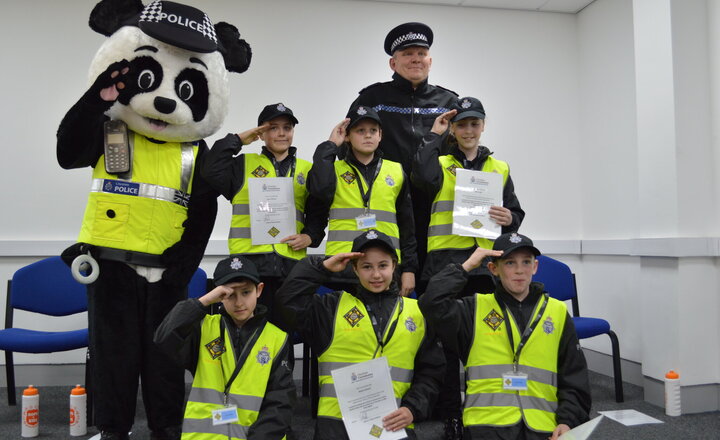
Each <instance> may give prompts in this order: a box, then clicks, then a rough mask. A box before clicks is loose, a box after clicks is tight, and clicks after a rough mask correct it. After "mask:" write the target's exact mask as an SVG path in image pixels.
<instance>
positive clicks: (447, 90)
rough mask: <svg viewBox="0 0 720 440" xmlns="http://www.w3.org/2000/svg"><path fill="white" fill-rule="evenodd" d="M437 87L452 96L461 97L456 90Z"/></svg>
mask: <svg viewBox="0 0 720 440" xmlns="http://www.w3.org/2000/svg"><path fill="white" fill-rule="evenodd" d="M435 87H437V88H438V89H443V90H445V91H446V92H450V93H452V94H453V95H455V96H460V95H458V94H457V92H456V91H455V90H450V89H446V88H445V87H443V86H438V85H436V86H435Z"/></svg>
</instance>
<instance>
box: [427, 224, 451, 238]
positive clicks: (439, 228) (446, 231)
mask: <svg viewBox="0 0 720 440" xmlns="http://www.w3.org/2000/svg"><path fill="white" fill-rule="evenodd" d="M439 235H453V233H452V224H446V225H430V226H429V227H428V237H437V236H439Z"/></svg>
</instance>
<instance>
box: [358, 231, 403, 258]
mask: <svg viewBox="0 0 720 440" xmlns="http://www.w3.org/2000/svg"><path fill="white" fill-rule="evenodd" d="M371 245H373V246H380V247H382V248H383V249H385V250H386V251H387V252H388V253H389V254H395V246H394V245H393V242H392V240H391V239H390V237H388V236H387V234H384V233H382V232H380V231H378V230H377V229H370V230H369V231H367V232H362V233H361V234H360V235H358V236H357V237H355V240H353V245H352V252H362V251H363V250H365V249H367V248H368V247H370V246H371Z"/></svg>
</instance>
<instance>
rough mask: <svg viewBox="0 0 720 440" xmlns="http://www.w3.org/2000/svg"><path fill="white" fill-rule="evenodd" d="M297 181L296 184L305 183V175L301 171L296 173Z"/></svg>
mask: <svg viewBox="0 0 720 440" xmlns="http://www.w3.org/2000/svg"><path fill="white" fill-rule="evenodd" d="M297 183H298V185H305V176H304V175H303V173H298V175H297Z"/></svg>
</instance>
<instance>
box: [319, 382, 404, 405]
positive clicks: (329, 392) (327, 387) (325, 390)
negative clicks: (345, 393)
mask: <svg viewBox="0 0 720 440" xmlns="http://www.w3.org/2000/svg"><path fill="white" fill-rule="evenodd" d="M318 394H319V397H332V398H333V399H337V394H336V393H335V385H333V384H331V383H324V384H322V385H320V392H319V393H318ZM395 401H396V402H397V405H398V407H400V403H401V402H402V399H401V398H399V397H396V398H395Z"/></svg>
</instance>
